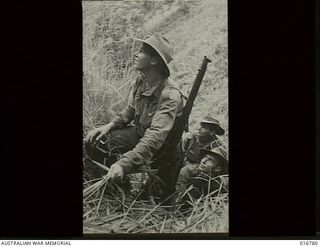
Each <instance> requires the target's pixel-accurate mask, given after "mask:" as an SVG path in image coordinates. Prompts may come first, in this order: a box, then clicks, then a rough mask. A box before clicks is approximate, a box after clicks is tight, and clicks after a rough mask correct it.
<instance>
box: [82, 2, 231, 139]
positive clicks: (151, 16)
mask: <svg viewBox="0 0 320 247" xmlns="http://www.w3.org/2000/svg"><path fill="white" fill-rule="evenodd" d="M83 10H84V15H83V16H84V41H83V44H84V46H83V47H84V49H83V50H84V76H85V80H84V81H85V85H84V89H85V96H84V116H85V123H84V125H85V126H84V127H85V130H86V129H88V128H92V127H93V126H97V125H101V124H103V123H105V122H107V121H109V120H110V118H111V117H112V116H114V115H115V113H116V112H117V111H119V110H120V109H121V108H123V107H124V105H125V103H126V102H125V98H126V95H127V93H128V88H129V85H130V82H131V81H132V80H133V79H134V77H135V75H136V72H135V71H134V70H133V69H132V56H133V52H134V48H135V47H134V42H133V39H132V38H133V37H140V38H141V37H144V36H145V35H148V34H152V33H154V32H159V33H162V34H164V35H165V36H167V37H168V38H169V39H170V40H171V41H173V43H174V44H175V59H174V61H173V62H172V63H171V64H170V66H171V69H172V71H173V72H172V76H173V79H174V80H176V81H177V82H178V83H179V85H180V87H181V89H182V91H183V92H185V94H186V95H187V94H188V92H189V90H190V88H191V85H192V83H193V81H194V79H195V76H196V74H197V70H198V68H199V67H200V65H201V61H202V59H203V56H208V57H209V58H210V59H212V63H211V64H209V66H208V70H207V73H206V75H205V78H204V81H203V84H202V86H201V88H200V91H199V94H198V96H197V100H196V102H195V105H194V108H193V111H192V113H191V116H190V129H191V130H192V129H195V128H197V123H198V122H197V121H198V120H199V118H200V117H201V116H203V115H204V114H207V113H212V114H213V115H214V116H215V117H217V118H218V119H219V120H220V122H221V124H222V125H223V127H224V128H225V129H226V130H227V131H226V135H225V136H224V137H223V139H224V141H225V142H227V137H228V90H227V88H228V76H227V74H228V70H227V67H228V66H227V61H228V60H227V56H228V51H227V3H226V1H222V0H205V1H192V2H191V1H173V2H167V1H166V2H162V1H153V2H152V1H148V2H138V1H137V2H136V1H121V2H116V1H108V2H95V1H93V2H83Z"/></svg>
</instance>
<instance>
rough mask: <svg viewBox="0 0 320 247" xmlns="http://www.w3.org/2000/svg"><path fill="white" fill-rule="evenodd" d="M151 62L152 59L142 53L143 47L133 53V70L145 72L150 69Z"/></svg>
mask: <svg viewBox="0 0 320 247" xmlns="http://www.w3.org/2000/svg"><path fill="white" fill-rule="evenodd" d="M151 60H152V57H151V56H150V55H149V54H147V53H146V52H145V51H144V49H143V47H141V48H140V49H139V50H138V51H137V52H136V53H135V57H134V68H135V69H136V70H139V71H141V72H144V71H147V70H148V69H150V68H151Z"/></svg>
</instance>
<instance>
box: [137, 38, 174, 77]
mask: <svg viewBox="0 0 320 247" xmlns="http://www.w3.org/2000/svg"><path fill="white" fill-rule="evenodd" d="M136 40H138V41H142V45H141V47H140V49H139V50H138V51H137V52H136V54H135V60H134V67H135V69H136V70H138V71H140V72H142V73H143V72H146V71H149V70H151V69H153V70H155V71H158V72H159V73H161V74H163V75H164V76H165V77H169V76H170V69H169V67H168V63H169V62H170V61H171V60H172V54H173V49H172V47H171V44H170V43H169V41H168V40H167V39H166V38H165V37H163V36H162V35H160V34H157V33H156V34H154V35H152V36H148V37H146V38H145V39H144V40H142V39H136Z"/></svg>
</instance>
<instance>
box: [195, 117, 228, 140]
mask: <svg viewBox="0 0 320 247" xmlns="http://www.w3.org/2000/svg"><path fill="white" fill-rule="evenodd" d="M200 123H206V124H212V125H215V126H217V129H216V134H217V135H219V136H221V135H223V134H224V133H225V131H224V129H223V128H222V127H221V126H220V123H219V121H218V120H217V119H215V118H214V117H212V116H211V115H207V116H205V117H204V118H203V119H202V120H201V122H200Z"/></svg>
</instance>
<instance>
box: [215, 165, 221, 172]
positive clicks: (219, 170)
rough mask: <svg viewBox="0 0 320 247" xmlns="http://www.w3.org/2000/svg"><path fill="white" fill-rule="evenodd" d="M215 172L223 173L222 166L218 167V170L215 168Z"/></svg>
mask: <svg viewBox="0 0 320 247" xmlns="http://www.w3.org/2000/svg"><path fill="white" fill-rule="evenodd" d="M214 171H215V172H221V171H222V168H221V167H220V166H217V167H216V168H214Z"/></svg>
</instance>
